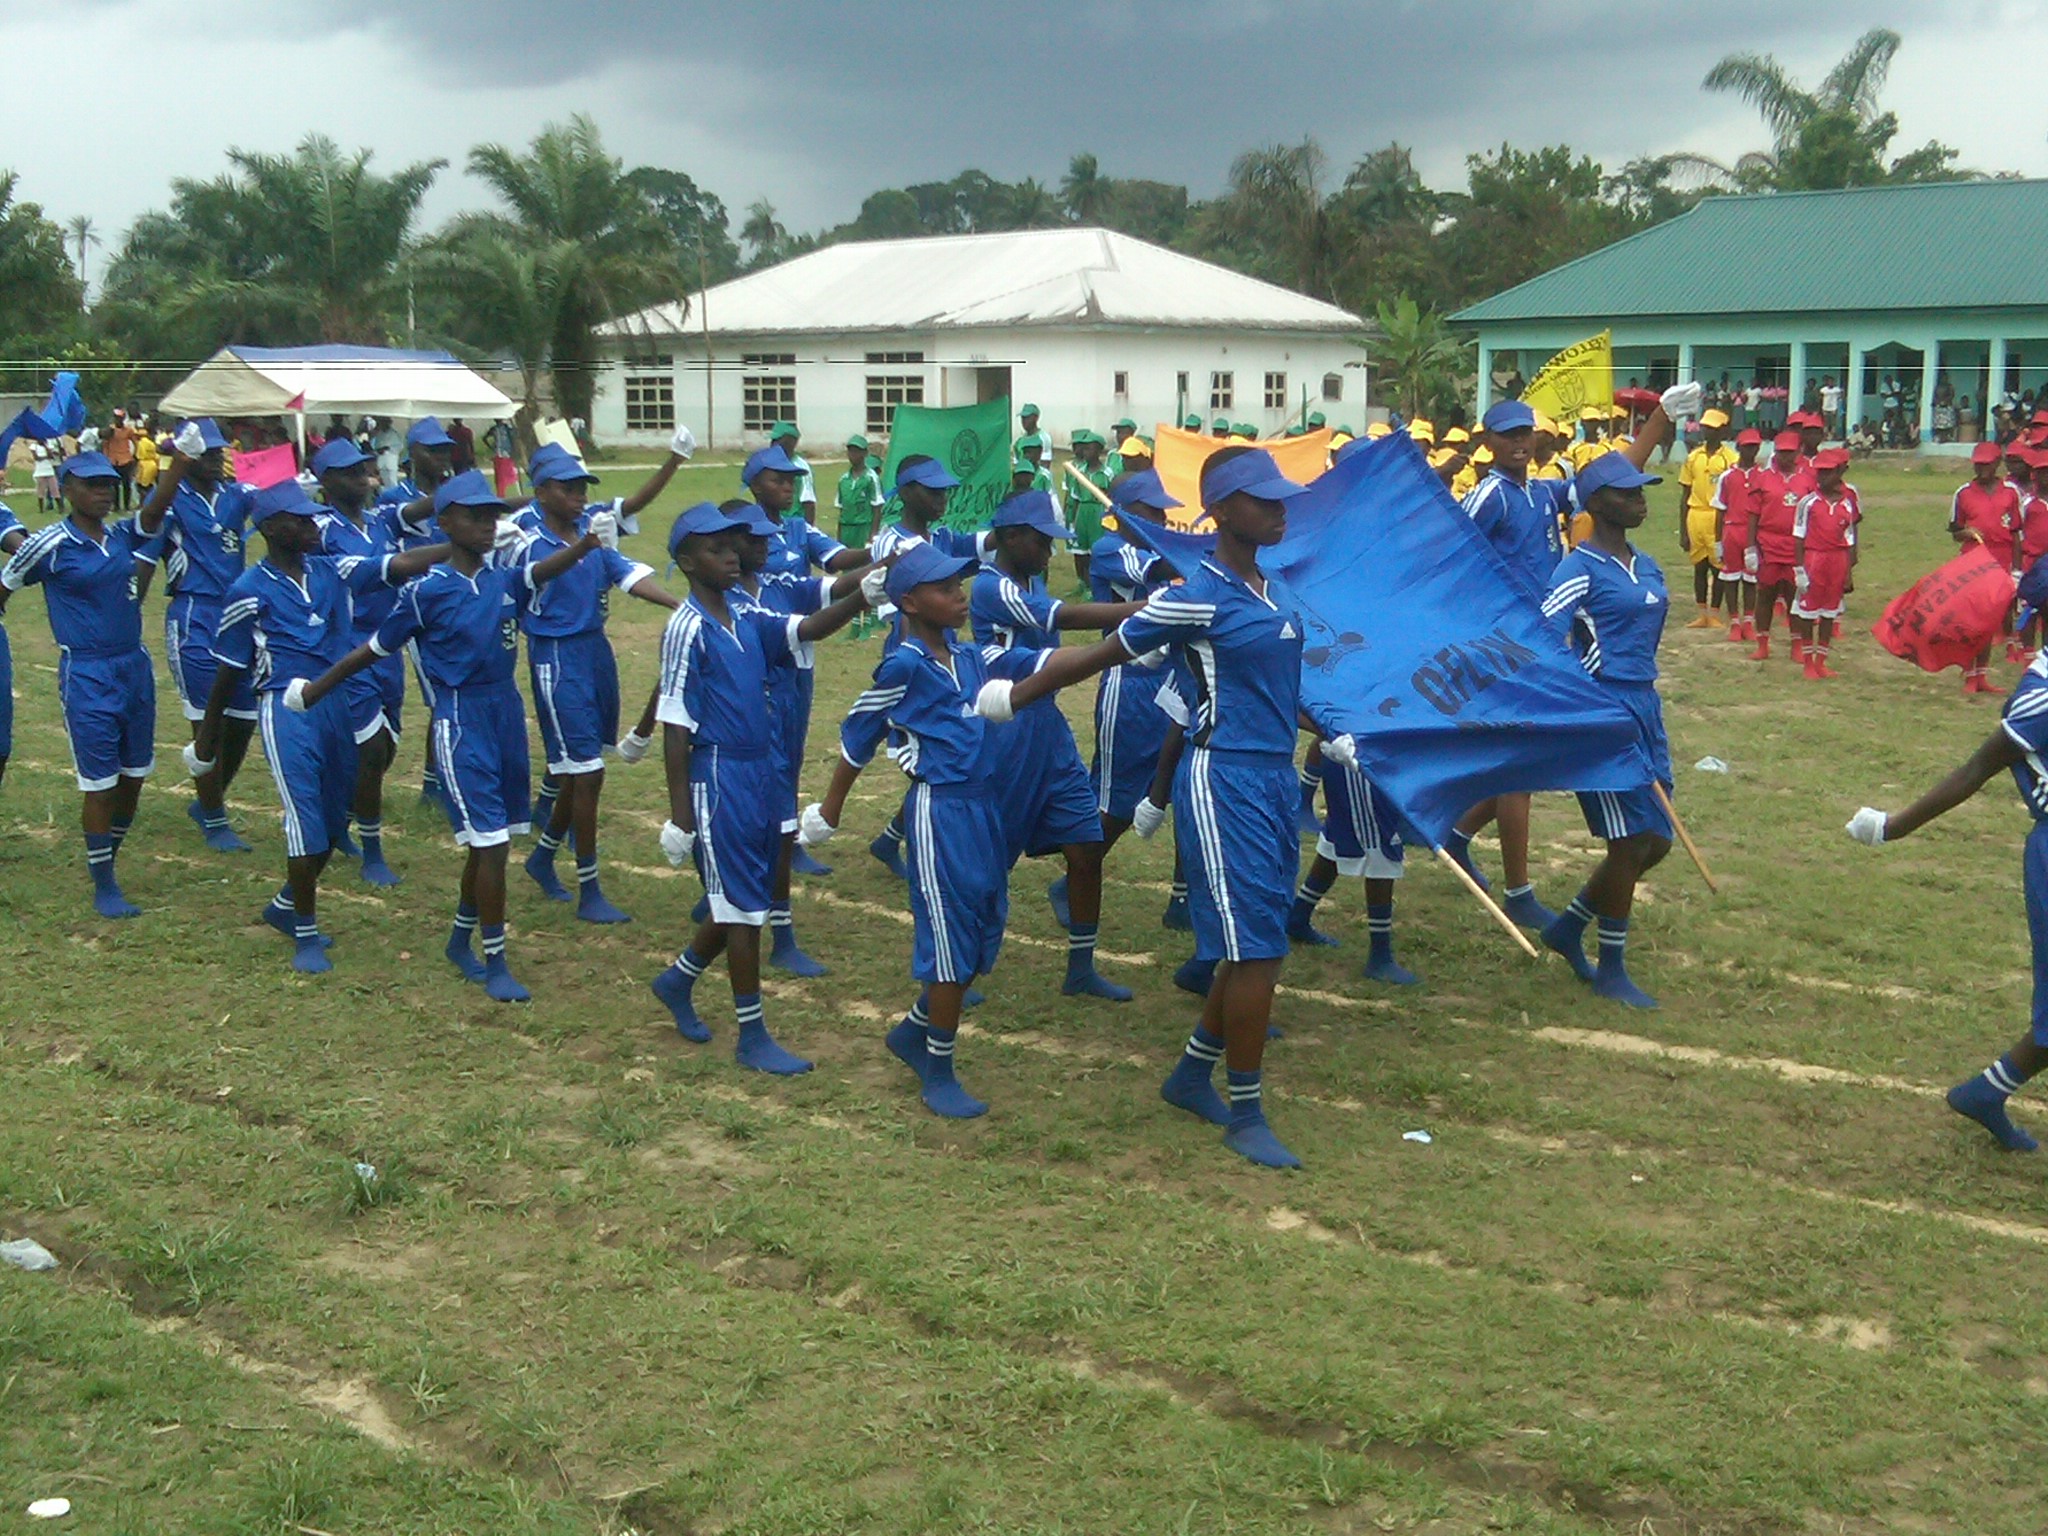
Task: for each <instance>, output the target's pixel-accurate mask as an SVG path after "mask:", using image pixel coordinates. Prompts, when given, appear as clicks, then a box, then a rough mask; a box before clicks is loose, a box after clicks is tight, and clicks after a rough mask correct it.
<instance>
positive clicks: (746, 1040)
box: [732, 1028, 811, 1077]
mask: <svg viewBox="0 0 2048 1536" xmlns="http://www.w3.org/2000/svg"><path fill="white" fill-rule="evenodd" d="M732 1059H733V1060H734V1061H736V1062H738V1063H739V1064H740V1065H741V1066H743V1067H752V1068H753V1069H754V1070H755V1071H756V1072H772V1073H774V1074H775V1075H776V1076H777V1077H795V1076H796V1075H797V1074H798V1073H800V1072H808V1071H810V1070H811V1064H810V1063H809V1062H808V1061H805V1060H804V1059H803V1057H801V1056H794V1055H791V1054H790V1053H789V1052H788V1051H785V1050H784V1049H783V1048H782V1047H781V1046H779V1045H777V1044H776V1043H775V1037H774V1036H773V1035H771V1034H769V1033H768V1031H767V1030H766V1029H765V1028H763V1029H752V1030H746V1031H743V1032H742V1033H741V1035H740V1043H739V1044H738V1046H736V1047H735V1048H734V1050H733V1053H732Z"/></svg>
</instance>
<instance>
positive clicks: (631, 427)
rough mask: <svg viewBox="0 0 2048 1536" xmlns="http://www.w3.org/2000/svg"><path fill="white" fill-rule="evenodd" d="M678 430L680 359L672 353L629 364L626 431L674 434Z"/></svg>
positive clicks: (644, 358)
mask: <svg viewBox="0 0 2048 1536" xmlns="http://www.w3.org/2000/svg"><path fill="white" fill-rule="evenodd" d="M675 427H676V360H675V358H674V356H673V355H671V354H669V353H665V352H664V353H658V354H656V355H655V356H653V357H635V358H629V359H628V360H627V362H626V430H627V431H628V432H673V431H674V430H675Z"/></svg>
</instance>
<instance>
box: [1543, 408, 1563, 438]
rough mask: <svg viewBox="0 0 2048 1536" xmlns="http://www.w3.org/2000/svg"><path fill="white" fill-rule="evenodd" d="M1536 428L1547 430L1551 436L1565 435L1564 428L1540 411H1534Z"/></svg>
mask: <svg viewBox="0 0 2048 1536" xmlns="http://www.w3.org/2000/svg"><path fill="white" fill-rule="evenodd" d="M1536 430H1537V431H1538V432H1548V433H1549V434H1550V435H1551V436H1552V437H1563V436H1564V435H1565V434H1564V429H1563V428H1562V427H1560V426H1559V425H1558V424H1557V423H1556V422H1554V421H1552V420H1551V419H1550V418H1549V417H1548V416H1546V415H1544V414H1543V413H1542V412H1541V411H1538V412H1537V413H1536Z"/></svg>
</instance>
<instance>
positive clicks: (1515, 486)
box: [1464, 469, 1570, 599]
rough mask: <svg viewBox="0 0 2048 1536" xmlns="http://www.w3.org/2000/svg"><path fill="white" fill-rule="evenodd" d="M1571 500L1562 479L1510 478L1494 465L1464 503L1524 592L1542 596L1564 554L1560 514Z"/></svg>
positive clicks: (1479, 528)
mask: <svg viewBox="0 0 2048 1536" xmlns="http://www.w3.org/2000/svg"><path fill="white" fill-rule="evenodd" d="M1569 500H1570V494H1569V491H1568V489H1567V487H1566V486H1565V483H1564V482H1563V481H1562V480H1528V481H1522V480H1510V479H1509V478H1508V477H1507V476H1506V475H1504V474H1502V473H1501V472H1500V471H1499V470H1497V469H1495V470H1489V471H1488V472H1487V475H1486V478H1485V479H1484V480H1481V481H1480V482H1479V483H1478V484H1477V485H1475V486H1474V487H1473V488H1472V489H1471V490H1470V491H1469V492H1467V493H1466V496H1465V501H1464V507H1465V515H1466V516H1467V517H1469V518H1471V519H1472V525H1473V526H1474V527H1475V528H1477V529H1478V530H1479V531H1480V532H1481V533H1483V534H1485V535H1486V541H1487V543H1489V544H1491V545H1492V546H1493V547H1494V549H1495V550H1496V551H1498V552H1499V554H1500V557H1501V559H1503V560H1505V561H1506V562H1507V566H1508V570H1509V571H1510V572H1512V573H1513V575H1514V577H1515V579H1516V581H1517V582H1518V583H1520V585H1521V586H1522V588H1523V590H1525V591H1526V592H1527V593H1528V594H1529V595H1530V596H1531V597H1535V598H1538V599H1540V598H1541V597H1542V596H1543V594H1544V593H1545V592H1547V591H1549V590H1550V577H1551V573H1552V572H1553V571H1555V570H1556V569H1557V562H1558V560H1559V558H1560V557H1561V556H1562V555H1563V553H1564V531H1563V526H1562V521H1561V516H1560V514H1561V513H1562V512H1563V511H1564V510H1565V508H1566V506H1567V504H1568V503H1569Z"/></svg>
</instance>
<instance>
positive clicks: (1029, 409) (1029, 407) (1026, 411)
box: [1017, 400, 1038, 421]
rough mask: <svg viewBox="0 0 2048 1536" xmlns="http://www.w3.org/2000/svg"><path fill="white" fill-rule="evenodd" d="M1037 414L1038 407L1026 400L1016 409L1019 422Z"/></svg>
mask: <svg viewBox="0 0 2048 1536" xmlns="http://www.w3.org/2000/svg"><path fill="white" fill-rule="evenodd" d="M1037 414H1038V407H1037V406H1035V405H1033V404H1031V403H1030V402H1029V401H1028V400H1027V401H1026V402H1025V403H1024V404H1022V405H1020V406H1018V407H1017V419H1018V420H1019V421H1022V420H1023V419H1024V418H1025V417H1026V416H1036V415H1037Z"/></svg>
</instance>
